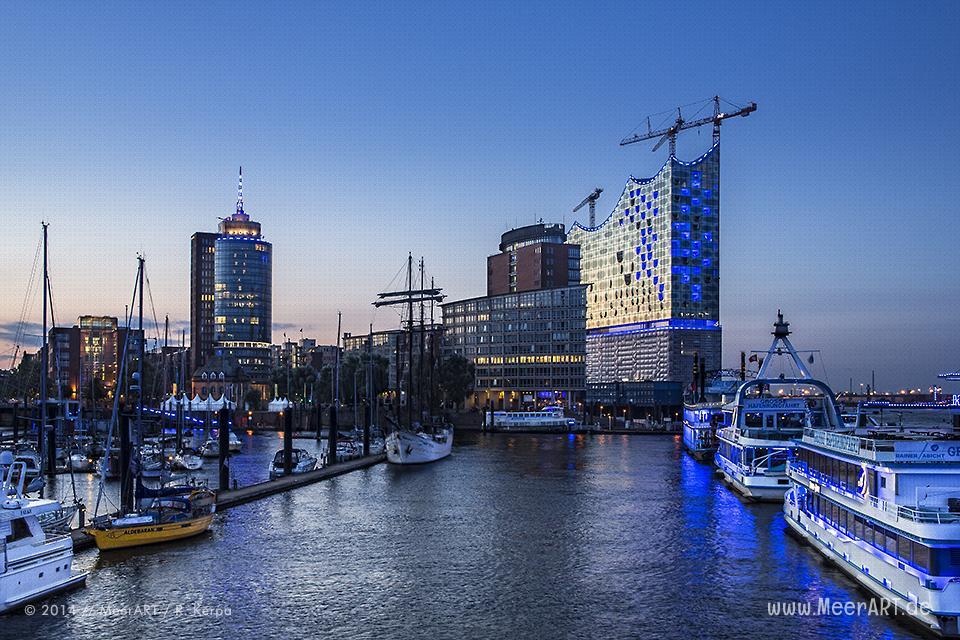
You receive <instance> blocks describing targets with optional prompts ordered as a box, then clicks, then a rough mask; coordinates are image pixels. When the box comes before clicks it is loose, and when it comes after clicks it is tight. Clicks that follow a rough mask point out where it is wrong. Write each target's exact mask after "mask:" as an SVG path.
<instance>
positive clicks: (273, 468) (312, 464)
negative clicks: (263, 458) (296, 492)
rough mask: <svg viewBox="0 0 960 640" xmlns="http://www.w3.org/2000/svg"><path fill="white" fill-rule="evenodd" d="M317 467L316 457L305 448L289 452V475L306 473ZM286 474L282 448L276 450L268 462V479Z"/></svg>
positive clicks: (274, 478)
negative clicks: (270, 461) (271, 460)
mask: <svg viewBox="0 0 960 640" xmlns="http://www.w3.org/2000/svg"><path fill="white" fill-rule="evenodd" d="M316 468H317V457H316V456H315V455H313V454H312V453H310V452H309V451H307V450H306V449H294V450H293V451H292V452H291V469H290V473H291V475H296V474H299V473H307V472H308V471H313V470H314V469H316ZM284 475H286V473H285V471H284V468H283V449H280V451H277V453H276V455H274V456H273V462H272V463H271V464H270V479H271V480H276V479H277V478H282V477H283V476H284Z"/></svg>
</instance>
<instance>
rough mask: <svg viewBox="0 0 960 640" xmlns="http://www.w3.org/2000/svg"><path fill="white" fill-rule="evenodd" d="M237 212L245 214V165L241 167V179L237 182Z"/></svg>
mask: <svg viewBox="0 0 960 640" xmlns="http://www.w3.org/2000/svg"><path fill="white" fill-rule="evenodd" d="M237 213H238V214H240V215H243V167H242V166H241V167H240V180H239V181H238V182H237Z"/></svg>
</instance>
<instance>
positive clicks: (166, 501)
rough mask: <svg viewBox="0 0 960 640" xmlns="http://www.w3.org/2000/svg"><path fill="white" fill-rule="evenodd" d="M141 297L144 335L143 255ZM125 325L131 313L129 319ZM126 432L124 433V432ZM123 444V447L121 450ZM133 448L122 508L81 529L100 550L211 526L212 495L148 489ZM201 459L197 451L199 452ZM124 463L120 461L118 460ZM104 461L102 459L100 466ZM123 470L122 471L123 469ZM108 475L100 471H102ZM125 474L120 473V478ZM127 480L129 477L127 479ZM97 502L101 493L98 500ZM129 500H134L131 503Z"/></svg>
mask: <svg viewBox="0 0 960 640" xmlns="http://www.w3.org/2000/svg"><path fill="white" fill-rule="evenodd" d="M137 259H138V262H139V269H138V272H137V278H138V281H139V285H138V289H139V297H140V322H139V327H140V336H143V333H142V332H143V281H144V259H143V257H142V256H139V257H138V258H137ZM127 320H128V322H127V325H128V326H129V324H130V323H129V318H128V319H127ZM129 335H130V332H129V331H128V332H127V336H128V339H127V342H125V343H124V347H123V351H124V353H123V360H122V361H121V365H120V376H119V377H120V378H122V376H123V373H124V368H125V364H126V361H127V346H128V344H129ZM143 342H144V341H143V340H142V339H141V340H139V341H138V345H139V347H138V348H139V356H140V357H139V367H140V370H139V371H137V372H136V373H134V375H133V380H134V384H131V385H130V392H131V393H132V394H134V395H135V396H136V397H137V418H136V426H137V430H136V433H137V435H138V436H140V435H142V433H143V430H142V425H143V419H142V416H143V396H142V394H141V380H142V379H143V376H142V373H143ZM118 409H119V404H118V403H117V401H116V400H115V401H114V415H113V418H112V420H111V430H110V434H109V436H108V441H107V448H108V450H109V448H110V440H111V439H112V436H113V425H114V424H116V423H117V418H118ZM122 437H125V434H124V436H122ZM122 448H123V447H121V449H122ZM131 448H132V450H133V451H134V452H135V453H134V454H133V455H134V456H135V459H134V460H133V461H132V464H131V465H130V468H131V469H132V470H133V471H134V473H133V482H134V484H135V491H134V492H133V495H132V496H131V495H130V491H129V485H126V486H122V487H121V494H120V495H121V511H120V513H118V514H113V515H100V516H96V517H95V518H93V521H92V522H91V524H90V526H88V527H86V528H85V529H84V531H85V532H86V533H87V534H89V535H90V536H92V537H93V539H94V541H95V542H96V544H97V547H98V548H99V549H100V550H108V549H121V548H127V547H138V546H142V545H147V544H156V543H159V542H170V541H173V540H180V539H183V538H187V537H190V536H195V535H198V534H200V533H203V532H204V531H206V530H207V529H208V528H209V527H210V523H211V522H212V521H213V515H214V513H215V511H216V494H215V493H214V492H213V491H210V490H209V489H207V488H206V487H204V486H200V485H195V484H185V485H179V486H172V487H165V486H161V487H159V488H156V489H152V488H148V487H146V486H144V484H143V479H142V478H143V465H142V460H141V459H140V458H141V456H140V447H131ZM198 459H199V456H198ZM121 464H122V463H121ZM105 470H106V463H104V471H105ZM121 471H124V470H123V469H121ZM103 475H106V473H105V472H104V473H103V474H102V475H101V478H102V476H103ZM124 475H125V474H122V475H121V481H122V482H123V480H124V477H123V476H124ZM128 482H129V481H128ZM103 490H104V485H103V481H102V479H101V483H100V495H101V496H102V494H103ZM97 502H98V505H99V497H98V499H97ZM131 503H132V504H131Z"/></svg>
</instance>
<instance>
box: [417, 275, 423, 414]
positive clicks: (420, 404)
mask: <svg viewBox="0 0 960 640" xmlns="http://www.w3.org/2000/svg"><path fill="white" fill-rule="evenodd" d="M423 284H424V283H423V256H420V292H421V293H420V361H419V362H418V363H417V409H418V410H419V412H418V414H417V415H418V416H420V419H421V420H422V419H423V352H424V348H423V347H424V344H423V340H424V330H423Z"/></svg>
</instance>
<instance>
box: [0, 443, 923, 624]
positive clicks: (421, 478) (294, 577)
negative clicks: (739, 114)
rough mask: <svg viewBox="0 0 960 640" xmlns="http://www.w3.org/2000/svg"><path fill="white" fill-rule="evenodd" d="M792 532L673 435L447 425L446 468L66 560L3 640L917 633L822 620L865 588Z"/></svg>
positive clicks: (311, 496)
mask: <svg viewBox="0 0 960 640" xmlns="http://www.w3.org/2000/svg"><path fill="white" fill-rule="evenodd" d="M250 438H254V439H255V440H260V439H262V440H263V442H262V443H255V442H251V441H246V442H245V445H244V446H245V450H246V449H249V448H252V449H253V450H257V451H259V450H261V449H262V450H263V451H264V452H269V456H272V452H273V451H275V450H276V449H277V448H278V447H279V442H280V441H279V439H277V438H276V437H272V438H271V437H268V436H256V437H253V436H251V437H250ZM304 442H308V441H304ZM311 444H313V445H314V446H315V443H311ZM295 446H300V444H299V441H298V444H296V445H295ZM304 448H306V447H304ZM264 455H265V456H267V453H264ZM269 456H267V457H266V458H264V459H263V460H261V462H262V463H263V467H265V466H266V462H267V458H268V457H269ZM243 457H244V456H240V457H239V458H238V461H239V460H241V459H242V458H243ZM251 459H253V456H251ZM238 464H239V462H238ZM210 466H215V465H210ZM257 479H261V478H257ZM58 482H59V483H63V482H64V480H63V479H62V478H61V479H60V480H58ZM67 482H69V481H67ZM785 529H786V526H785V524H784V521H783V517H782V514H781V509H780V507H779V506H778V505H776V504H761V505H757V504H745V503H743V502H741V501H740V500H739V499H738V498H737V497H736V496H735V495H734V494H733V493H731V492H730V491H729V490H728V489H726V488H725V487H724V486H723V485H722V484H720V483H719V482H718V480H717V479H716V477H715V476H714V473H713V469H712V467H711V466H709V465H705V464H701V463H697V462H695V461H694V460H692V459H691V458H689V457H688V456H686V455H684V454H682V452H681V450H680V443H679V439H678V438H677V437H674V436H667V435H662V436H626V435H600V436H582V435H577V436H565V435H543V436H537V435H504V434H496V435H491V434H480V433H459V434H457V443H456V445H455V447H454V452H453V456H451V457H450V458H448V459H446V460H443V461H441V462H439V463H436V464H432V465H426V466H418V467H403V468H397V467H392V466H388V465H385V464H384V465H377V466H375V467H372V468H369V469H365V470H362V471H357V472H353V473H350V474H347V475H344V476H340V477H337V478H335V479H333V480H330V481H326V482H321V483H318V484H314V485H310V486H306V487H303V488H300V489H297V490H295V491H291V492H289V493H285V494H281V495H277V496H273V497H270V498H267V499H264V500H261V501H258V502H254V503H250V504H246V505H242V506H240V507H237V508H235V509H231V510H229V511H227V512H225V513H222V514H220V515H218V516H217V517H216V518H215V521H214V524H213V526H212V527H211V530H210V532H209V533H207V534H205V535H203V536H201V537H198V538H196V539H192V540H187V541H182V542H178V543H172V544H165V545H158V546H154V547H148V548H140V549H133V550H122V551H114V552H108V553H103V554H98V552H97V551H96V550H87V551H82V552H78V554H77V558H76V561H75V566H76V568H77V569H80V570H89V571H90V572H91V573H90V576H89V578H88V582H87V586H86V588H84V589H80V590H77V591H74V592H72V593H68V594H63V595H60V596H56V597H54V598H52V599H50V600H48V601H46V602H44V603H40V604H38V605H37V606H36V609H35V610H34V612H33V615H29V616H28V615H26V614H23V613H21V614H17V615H14V616H8V617H6V618H4V619H3V620H2V621H0V630H2V631H3V633H2V636H3V637H10V638H15V637H20V638H63V637H91V638H92V637H99V636H101V635H103V634H109V635H110V636H112V637H125V638H130V637H183V638H199V637H233V638H246V637H260V638H266V637H270V638H276V637H284V636H287V635H289V636H290V637H311V636H315V637H331V638H333V637H336V638H413V637H422V638H457V639H462V638H516V637H528V638H628V637H643V638H687V637H696V636H700V637H710V638H730V639H734V638H735V639H738V640H739V639H742V638H754V637H769V636H771V634H773V635H775V636H776V637H783V638H791V640H794V639H805V638H823V637H832V638H862V639H874V638H913V637H918V636H917V635H916V633H915V630H914V628H913V627H911V626H909V624H908V623H907V622H901V621H898V620H896V619H892V618H890V617H886V616H882V615H871V613H870V611H869V610H866V609H865V610H863V611H861V612H860V613H856V614H854V615H844V614H841V615H829V614H828V615H816V611H817V604H818V602H821V601H824V600H826V601H827V602H840V603H847V602H852V603H861V602H866V601H867V596H866V594H864V593H862V592H860V591H858V590H857V588H856V587H855V586H854V584H853V583H852V582H851V581H850V580H849V579H847V578H846V577H845V576H844V575H843V574H842V573H841V572H840V571H839V570H837V569H835V568H833V567H831V566H829V565H826V564H824V563H823V562H822V561H821V559H820V556H819V555H817V554H816V553H815V552H814V551H813V550H811V549H809V548H807V547H804V546H802V545H801V544H800V543H798V542H797V541H796V540H795V539H793V538H792V537H790V536H789V535H788V534H787V533H786V530H785ZM789 603H812V606H813V614H811V615H783V612H782V611H781V614H780V615H775V614H774V615H772V613H774V612H773V609H774V608H775V607H776V606H780V605H783V604H788V605H789Z"/></svg>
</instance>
